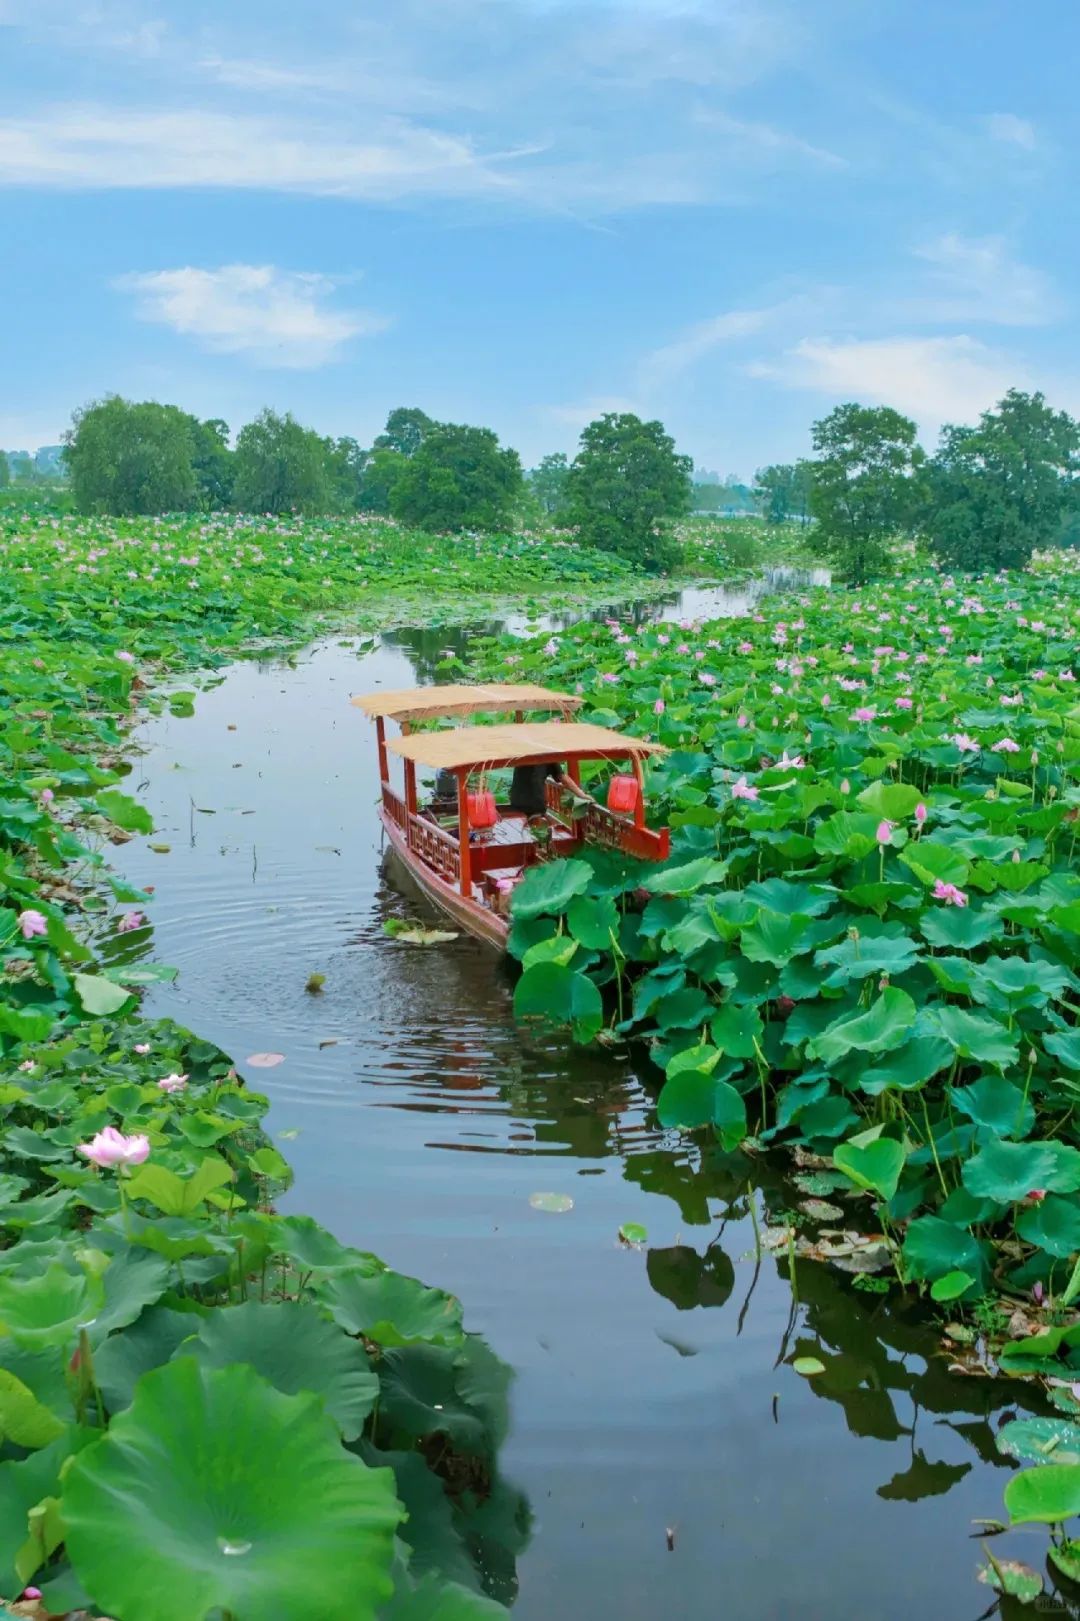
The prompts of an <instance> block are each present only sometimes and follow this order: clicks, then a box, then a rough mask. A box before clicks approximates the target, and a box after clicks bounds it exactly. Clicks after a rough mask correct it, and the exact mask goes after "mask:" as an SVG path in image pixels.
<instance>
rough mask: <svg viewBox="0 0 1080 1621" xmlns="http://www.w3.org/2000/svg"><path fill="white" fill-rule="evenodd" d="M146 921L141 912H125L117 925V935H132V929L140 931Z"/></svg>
mask: <svg viewBox="0 0 1080 1621" xmlns="http://www.w3.org/2000/svg"><path fill="white" fill-rule="evenodd" d="M145 921H146V919H145V918H144V917H143V914H142V913H141V912H125V913H124V915H123V917H122V918H121V919H120V921H119V923H118V924H117V925H116V932H117V934H130V933H131V931H132V929H139V928H141V927H142V925H143V924H144V923H145Z"/></svg>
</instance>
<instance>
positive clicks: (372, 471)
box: [356, 450, 408, 512]
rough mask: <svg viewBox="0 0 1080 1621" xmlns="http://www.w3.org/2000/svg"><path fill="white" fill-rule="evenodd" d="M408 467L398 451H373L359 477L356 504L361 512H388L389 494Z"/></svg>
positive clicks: (404, 457)
mask: <svg viewBox="0 0 1080 1621" xmlns="http://www.w3.org/2000/svg"><path fill="white" fill-rule="evenodd" d="M407 466H408V457H406V456H403V455H402V453H401V451H400V450H373V451H372V452H371V454H370V455H369V456H368V459H367V461H366V463H365V464H364V471H363V473H362V474H361V475H360V484H359V489H358V492H357V499H356V504H357V506H358V507H359V508H360V511H361V512H389V511H390V492H391V491H392V490H393V488H394V485H395V484H396V483H397V481H398V479H399V478H400V477H401V474H402V472H403V470H404V469H405V468H406V467H407Z"/></svg>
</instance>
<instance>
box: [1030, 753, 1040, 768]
mask: <svg viewBox="0 0 1080 1621" xmlns="http://www.w3.org/2000/svg"><path fill="white" fill-rule="evenodd" d="M1031 763H1032V765H1038V763H1039V751H1038V749H1032V751H1031Z"/></svg>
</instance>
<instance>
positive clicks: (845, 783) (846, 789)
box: [840, 777, 851, 794]
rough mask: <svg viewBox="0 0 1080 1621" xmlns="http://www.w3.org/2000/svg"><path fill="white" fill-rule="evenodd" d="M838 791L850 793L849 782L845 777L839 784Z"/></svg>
mask: <svg viewBox="0 0 1080 1621" xmlns="http://www.w3.org/2000/svg"><path fill="white" fill-rule="evenodd" d="M840 792H841V793H842V794H850V792H851V784H850V782H849V781H848V780H847V778H846V777H845V778H844V780H843V782H842V783H841V784H840Z"/></svg>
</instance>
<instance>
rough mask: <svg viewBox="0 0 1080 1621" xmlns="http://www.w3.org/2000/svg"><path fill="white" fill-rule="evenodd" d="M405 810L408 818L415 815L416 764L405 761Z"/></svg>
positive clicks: (413, 761) (412, 761) (411, 761)
mask: <svg viewBox="0 0 1080 1621" xmlns="http://www.w3.org/2000/svg"><path fill="white" fill-rule="evenodd" d="M405 809H406V810H407V811H408V813H409V815H410V816H415V815H416V762H415V760H406V761H405Z"/></svg>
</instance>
